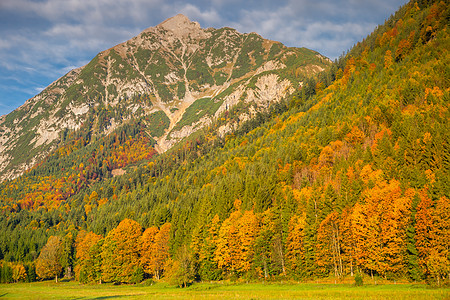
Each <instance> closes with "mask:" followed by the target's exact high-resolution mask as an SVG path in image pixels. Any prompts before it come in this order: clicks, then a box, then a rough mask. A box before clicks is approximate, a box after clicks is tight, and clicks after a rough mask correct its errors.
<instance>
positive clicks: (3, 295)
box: [0, 293, 8, 298]
mask: <svg viewBox="0 0 450 300" xmlns="http://www.w3.org/2000/svg"><path fill="white" fill-rule="evenodd" d="M6 295H8V293H4V294H1V295H0V298H1V297H5V296H6Z"/></svg>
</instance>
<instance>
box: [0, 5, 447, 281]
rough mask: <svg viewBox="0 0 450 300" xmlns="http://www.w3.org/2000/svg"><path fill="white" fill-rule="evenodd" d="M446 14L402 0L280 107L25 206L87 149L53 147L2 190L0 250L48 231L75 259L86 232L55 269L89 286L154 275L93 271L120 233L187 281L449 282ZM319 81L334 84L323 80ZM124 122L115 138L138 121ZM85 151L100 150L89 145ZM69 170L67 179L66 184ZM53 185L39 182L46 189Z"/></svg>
mask: <svg viewBox="0 0 450 300" xmlns="http://www.w3.org/2000/svg"><path fill="white" fill-rule="evenodd" d="M449 16H450V9H449V7H448V6H447V5H446V4H445V3H444V2H438V1H434V2H433V1H432V2H429V1H411V2H410V3H408V4H407V5H405V6H404V7H402V8H401V9H400V10H399V11H398V12H396V13H395V15H393V16H392V17H391V18H390V19H389V20H388V21H387V22H386V23H385V24H384V25H382V26H379V27H378V28H377V29H376V30H375V31H374V32H373V33H372V34H371V35H369V36H368V37H367V38H366V39H365V40H364V41H362V42H361V43H358V44H357V45H356V46H355V47H354V48H353V49H351V50H350V51H349V53H348V55H347V56H346V57H342V58H341V59H340V60H339V61H338V62H337V63H336V64H334V65H333V66H332V68H330V70H329V71H328V72H325V73H321V74H320V75H319V76H317V78H316V79H315V80H317V81H316V82H314V83H313V82H311V83H310V84H308V85H305V86H303V87H302V89H301V90H299V91H297V92H296V93H295V94H294V95H293V96H292V98H291V99H290V102H289V106H288V107H286V106H283V105H280V106H275V105H274V106H272V107H271V108H270V110H269V112H268V113H265V114H263V113H260V114H257V117H255V118H253V119H250V120H248V121H247V122H245V123H244V124H243V126H241V127H240V129H238V130H237V131H235V132H234V133H230V134H228V135H225V136H224V137H223V136H221V135H220V133H219V131H218V130H217V128H220V126H222V124H228V122H230V121H231V120H234V118H235V117H236V115H238V116H239V115H240V112H241V110H240V108H239V106H238V105H237V106H235V107H234V108H233V109H230V110H229V112H228V113H224V114H223V115H222V117H221V118H220V119H218V120H217V121H216V122H215V123H213V124H212V125H211V126H210V127H208V128H205V130H203V131H199V132H197V133H196V135H195V136H192V137H191V138H190V139H187V140H186V143H183V144H178V145H177V146H176V147H173V148H172V149H170V150H168V151H167V152H165V153H163V154H161V155H159V156H157V157H156V156H155V157H151V158H150V161H148V163H146V164H142V165H139V166H136V167H135V169H134V170H132V169H131V168H130V169H129V172H128V173H126V174H125V175H123V176H116V177H114V178H109V179H107V180H103V181H98V182H96V181H88V184H86V186H85V187H84V188H83V189H80V191H79V192H78V193H76V194H75V195H72V196H70V197H66V198H64V199H62V200H60V202H59V203H57V205H55V206H52V207H47V206H45V205H42V206H37V207H33V208H29V207H27V206H26V205H23V203H22V202H21V201H22V199H23V198H24V197H22V196H23V194H21V193H23V191H24V190H25V189H26V188H29V187H31V186H32V184H30V183H31V182H32V179H33V176H34V175H42V174H57V173H56V172H55V171H53V172H52V168H54V169H58V168H57V167H56V166H67V165H69V166H70V163H71V162H72V161H73V159H72V158H75V157H78V156H79V157H81V156H82V154H84V152H82V151H83V150H82V149H80V150H76V151H74V152H72V153H71V154H69V155H73V156H71V157H70V159H68V160H67V161H64V160H61V158H60V157H59V156H58V155H56V154H55V155H52V156H50V157H49V160H48V161H46V162H44V163H43V164H42V167H37V168H36V169H33V170H32V171H31V172H29V173H26V174H25V175H24V176H22V177H20V178H19V179H18V180H15V181H13V182H11V183H8V184H3V185H2V186H1V189H0V190H1V191H2V194H1V195H0V199H3V200H2V202H1V206H2V214H1V219H0V222H1V228H2V231H1V232H0V233H1V235H0V241H1V243H0V246H1V251H2V254H3V255H4V256H5V258H6V260H10V261H13V260H15V261H33V260H35V259H36V258H37V254H38V252H39V249H41V248H42V246H43V245H44V244H45V241H46V240H47V238H48V237H49V236H50V235H59V236H63V237H64V239H65V240H66V241H67V243H66V245H72V247H73V248H75V249H74V251H75V253H79V252H80V253H81V252H82V251H85V250H83V247H82V246H80V245H82V244H83V243H80V242H73V240H74V236H75V235H77V234H78V236H77V237H79V239H77V241H80V240H81V241H83V239H84V236H87V233H86V232H85V231H88V232H89V233H88V234H90V236H95V237H96V241H97V242H95V243H93V244H92V245H90V246H89V247H88V248H90V253H91V254H92V256H91V257H89V258H88V259H86V260H83V259H78V260H77V259H75V258H76V255H73V253H72V256H71V255H70V251H67V252H66V253H69V254H66V256H64V257H66V258H70V257H72V259H75V261H71V260H70V259H67V260H65V261H66V262H65V264H64V267H65V268H66V269H67V268H69V267H77V268H78V269H76V270H78V271H77V274H78V276H81V277H80V280H82V281H85V282H89V281H98V280H100V279H102V278H107V279H108V280H109V281H117V282H131V280H130V279H129V277H130V276H131V275H132V274H134V273H133V272H136V273H138V271H139V268H142V270H141V271H142V273H144V274H145V275H144V276H145V277H146V278H153V279H156V275H155V273H152V270H153V269H152V268H155V266H154V265H151V262H150V263H149V262H148V261H145V262H141V265H139V263H136V260H131V259H130V260H127V261H126V262H124V263H123V264H120V263H118V265H117V264H115V265H114V267H117V269H119V268H121V269H120V270H125V269H124V267H126V266H133V267H135V268H134V269H132V268H128V269H127V270H126V271H124V272H123V273H121V274H120V276H119V275H117V274H116V275H117V276H118V277H115V278H113V276H112V275H111V274H110V270H111V269H110V268H109V269H108V268H106V267H105V268H103V269H101V270H100V271H98V269H95V267H94V266H96V267H98V266H99V265H100V266H101V265H102V264H103V265H106V266H108V267H109V263H110V262H111V261H114V259H113V258H114V257H115V256H114V254H111V252H113V251H112V250H111V249H113V248H111V247H110V245H111V244H112V243H113V241H116V242H120V243H122V244H121V245H125V243H123V240H124V237H125V240H127V239H126V238H129V239H128V240H127V242H128V244H127V245H128V246H124V248H125V249H127V250H129V252H128V253H132V254H133V255H134V256H138V257H145V258H148V256H150V258H151V255H156V254H159V253H164V255H165V256H164V257H165V258H169V259H167V260H165V263H164V264H161V265H159V267H160V269H159V271H161V273H162V274H163V276H167V277H169V276H170V277H172V278H173V279H174V280H175V282H177V280H181V279H180V278H179V277H180V276H181V275H179V274H183V275H186V276H185V277H184V278H182V279H183V280H188V281H193V280H194V278H200V279H201V280H220V279H231V280H234V279H239V278H241V279H249V278H256V279H264V280H270V279H272V278H273V279H274V280H277V281H278V280H280V279H283V280H285V278H291V279H295V280H299V279H305V280H310V279H311V278H317V277H327V276H329V277H331V278H332V280H333V281H334V282H337V281H339V280H341V279H344V280H345V279H346V277H350V278H351V277H354V276H355V275H358V274H359V275H361V276H362V277H363V278H364V282H369V283H372V282H373V283H380V282H389V281H393V282H397V281H398V280H399V279H409V280H411V281H421V280H426V281H427V282H430V283H435V284H437V285H439V284H442V282H447V281H448V278H449V277H448V270H449V268H450V259H449V249H448V240H449V239H450V222H449V216H450V205H449V203H450V201H449V199H450V151H449V149H450V145H449V141H450V136H449V133H450V130H449V129H450V128H449V126H450V125H449V122H448V120H449V119H450V111H449V101H450V81H449V78H450V77H449V76H448V74H450V69H449V66H450V55H449V52H448V49H450V36H449V34H448V30H449V28H448V27H449V26H448V24H449V23H448V19H449ZM326 78H333V79H335V80H333V82H332V83H331V84H325V81H326V80H325V79H326ZM311 86H314V93H310V92H308V90H309V89H310V88H311ZM312 94H315V95H312ZM202 101H204V100H202ZM191 107H192V106H191ZM194 108H195V107H194ZM222 119H223V120H222ZM125 131H126V134H125V133H124V134H117V138H119V137H121V136H122V138H123V139H124V140H126V139H127V138H128V135H130V139H131V138H134V136H139V135H138V133H139V131H140V130H139V126H131V127H130V128H127V129H126V130H125ZM128 133H131V134H128ZM114 142H115V141H114V140H110V141H106V140H105V141H104V142H103V143H104V144H105V145H107V144H108V143H110V145H114ZM117 145H120V143H117ZM112 148H113V147H112ZM83 149H86V148H83ZM77 151H80V152H77ZM112 152H114V151H112ZM87 154H88V156H89V157H90V158H91V156H92V159H93V160H94V161H96V160H98V159H97V158H98V157H99V156H98V155H97V152H96V151H93V149H89V150H88V152H87ZM93 154H94V155H93ZM106 154H107V153H105V155H106ZM102 155H103V154H102ZM112 156H114V157H117V155H112ZM64 157H65V156H64ZM119 157H120V156H119ZM107 160H108V159H105V161H107ZM91 161H92V160H91ZM75 166H76V168H75V169H76V170H75V171H74V172H77V173H82V174H83V176H86V174H88V173H89V170H86V169H85V167H84V166H79V165H78V163H76V164H75ZM44 168H45V169H44ZM74 178H75V179H76V177H74ZM74 178H71V179H70V180H67V179H64V180H65V182H69V184H71V185H72V186H75V185H76V184H77V182H78V180H74ZM79 178H80V182H82V180H81V178H82V176H80V177H79ZM34 179H35V178H34ZM36 183H38V182H36ZM48 185H49V184H46V185H44V186H43V187H42V186H40V188H41V189H40V190H39V191H40V192H41V195H42V196H46V194H45V193H46V192H48V191H49V190H50V189H51V187H49V186H48ZM32 200H33V199H32ZM55 203H56V201H55ZM130 219H132V220H134V221H131V220H130ZM142 227H143V228H146V229H145V231H144V232H143V233H142V231H143V228H142ZM168 228H169V229H170V230H168ZM161 232H162V233H161ZM94 234H95V235H94ZM163 234H164V235H163ZM157 235H158V238H159V239H161V236H163V237H164V240H165V241H166V242H167V243H160V244H159V247H160V248H159V251H155V252H151V251H139V250H137V249H141V248H140V245H142V243H143V241H144V242H145V243H148V244H149V245H150V246H149V249H151V245H152V243H153V241H154V240H155V239H156V236H157ZM105 245H106V246H105ZM69 248H70V247H69ZM121 249H122V248H121ZM167 249H169V250H167ZM149 252H150V253H153V254H149ZM154 253H156V254H154ZM116 261H118V260H116ZM149 261H151V259H149ZM114 263H116V262H114ZM81 268H84V269H82V270H83V272H81V271H80V269H81ZM82 274H89V276H91V277H85V278H82ZM113 275H114V274H113ZM159 275H160V273H158V276H159ZM96 276H97V277H96ZM180 285H181V284H180Z"/></svg>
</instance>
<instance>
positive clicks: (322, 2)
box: [0, 0, 408, 115]
mask: <svg viewBox="0 0 450 300" xmlns="http://www.w3.org/2000/svg"><path fill="white" fill-rule="evenodd" d="M407 2H408V1H407V0H315V1H313V0H246V1H239V0H210V1H206V0H187V1H177V0H0V115H3V114H7V113H9V112H11V111H13V110H14V109H16V108H17V107H19V106H20V105H22V104H23V103H24V102H25V101H26V100H27V99H29V98H31V97H33V96H34V95H36V94H38V93H39V92H40V91H42V89H44V88H45V87H46V86H48V85H49V84H50V83H52V82H53V81H55V80H56V79H58V78H59V77H61V76H63V75H64V74H66V73H67V72H68V71H70V70H71V69H74V68H77V67H81V66H83V65H85V64H87V63H88V62H89V61H90V60H91V59H92V58H93V57H94V56H95V55H96V54H97V53H98V52H100V51H103V50H105V49H108V48H110V47H112V46H115V45H117V44H119V43H121V42H124V41H126V40H128V39H130V38H132V37H133V36H136V35H138V34H139V33H140V32H141V31H142V30H144V29H145V28H148V27H152V26H156V25H158V24H159V23H161V22H162V21H164V20H165V19H167V18H170V17H172V16H174V15H176V14H178V13H182V14H184V15H186V16H188V17H189V18H190V19H191V20H192V21H197V22H199V23H200V25H201V26H202V27H203V28H208V27H214V28H221V27H225V26H227V27H232V28H235V29H237V30H238V31H239V32H242V33H248V32H257V33H258V34H260V35H261V36H262V37H264V38H267V39H271V40H276V41H280V42H282V43H283V44H285V45H287V46H292V47H306V48H310V49H313V50H316V51H318V52H320V53H321V54H323V55H325V56H327V57H329V58H331V59H335V58H337V57H338V56H339V55H341V54H342V53H343V52H345V51H347V50H348V49H350V48H351V47H352V46H353V45H354V44H355V43H356V42H358V41H360V40H362V39H363V38H365V37H366V36H367V35H368V34H369V33H371V32H372V31H373V30H374V29H375V27H376V26H377V25H378V24H382V23H384V21H385V20H386V19H387V18H388V17H389V16H390V15H391V14H393V13H394V12H395V11H396V10H397V9H398V8H399V7H400V6H401V5H403V4H405V3H407Z"/></svg>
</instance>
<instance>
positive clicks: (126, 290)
mask: <svg viewBox="0 0 450 300" xmlns="http://www.w3.org/2000/svg"><path fill="white" fill-rule="evenodd" d="M0 298H1V299H114V298H122V299H408V300H411V299H449V298H450V289H449V288H440V289H437V288H431V287H428V286H426V285H423V284H385V285H364V286H362V287H355V286H353V285H350V284H314V283H300V284H288V283H284V284H283V283H282V284H279V283H278V284H275V283H271V284H264V283H249V284H245V283H241V284H221V283H198V284H194V285H192V286H190V287H188V288H185V289H181V288H176V287H173V286H169V285H166V284H164V283H158V284H155V285H152V286H144V285H112V284H102V285H82V284H80V283H78V282H61V283H58V284H56V283H54V282H52V281H45V282H34V283H15V284H1V285H0Z"/></svg>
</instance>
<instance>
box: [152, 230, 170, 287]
mask: <svg viewBox="0 0 450 300" xmlns="http://www.w3.org/2000/svg"><path fill="white" fill-rule="evenodd" d="M171 226H172V225H171V224H170V223H165V224H164V225H162V226H161V228H160V229H159V232H158V233H157V234H156V235H155V252H154V258H153V266H154V276H155V278H156V279H160V278H161V276H162V274H163V273H164V270H165V267H166V263H167V259H168V258H169V242H170V229H171Z"/></svg>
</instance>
